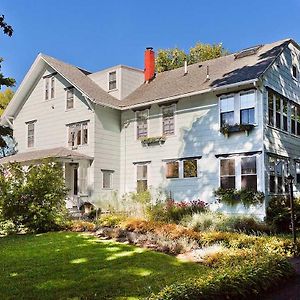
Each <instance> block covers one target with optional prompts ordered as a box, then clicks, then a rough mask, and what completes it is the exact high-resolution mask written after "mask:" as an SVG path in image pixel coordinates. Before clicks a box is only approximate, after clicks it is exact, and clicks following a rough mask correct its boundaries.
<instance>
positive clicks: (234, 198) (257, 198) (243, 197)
mask: <svg viewBox="0 0 300 300" xmlns="http://www.w3.org/2000/svg"><path fill="white" fill-rule="evenodd" d="M214 195H215V197H217V198H218V199H219V200H220V202H222V203H225V204H227V205H230V206H235V205H237V204H239V203H242V204H243V205H244V207H246V208H248V207H250V206H251V205H259V204H262V203H263V201H264V198H265V195H264V193H263V192H259V191H252V190H246V189H241V190H236V189H223V188H219V189H217V190H215V191H214Z"/></svg>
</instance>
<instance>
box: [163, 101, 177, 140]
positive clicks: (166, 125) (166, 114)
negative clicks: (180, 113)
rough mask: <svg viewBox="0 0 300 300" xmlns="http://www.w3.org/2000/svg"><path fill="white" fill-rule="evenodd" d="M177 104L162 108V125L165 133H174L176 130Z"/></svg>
mask: <svg viewBox="0 0 300 300" xmlns="http://www.w3.org/2000/svg"><path fill="white" fill-rule="evenodd" d="M174 114H175V105H174V104H173V105H169V106H164V107H163V108H162V127H163V135H173V134H174V132H175V126H174V123H175V122H174V121H175V120H174Z"/></svg>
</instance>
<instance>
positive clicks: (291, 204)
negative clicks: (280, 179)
mask: <svg viewBox="0 0 300 300" xmlns="http://www.w3.org/2000/svg"><path fill="white" fill-rule="evenodd" d="M287 181H288V184H289V187H290V208H291V227H292V234H293V244H294V250H296V247H297V244H296V227H295V209H294V194H293V181H294V176H293V175H291V174H290V175H289V176H288V177H287Z"/></svg>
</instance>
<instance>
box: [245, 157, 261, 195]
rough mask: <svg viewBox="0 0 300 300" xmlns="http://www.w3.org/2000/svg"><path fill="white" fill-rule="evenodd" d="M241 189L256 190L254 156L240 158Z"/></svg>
mask: <svg viewBox="0 0 300 300" xmlns="http://www.w3.org/2000/svg"><path fill="white" fill-rule="evenodd" d="M241 174H242V178H241V179H242V185H241V187H242V189H246V190H252V191H257V175H256V157H255V156H252V157H242V158H241Z"/></svg>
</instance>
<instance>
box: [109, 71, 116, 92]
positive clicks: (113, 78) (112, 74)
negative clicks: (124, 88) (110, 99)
mask: <svg viewBox="0 0 300 300" xmlns="http://www.w3.org/2000/svg"><path fill="white" fill-rule="evenodd" d="M116 88H117V72H116V71H114V72H110V73H109V74H108V89H109V90H110V91H111V90H114V89H116Z"/></svg>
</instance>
